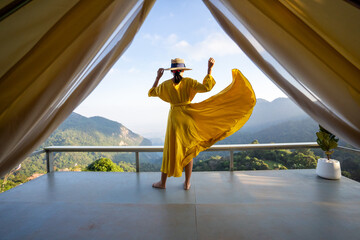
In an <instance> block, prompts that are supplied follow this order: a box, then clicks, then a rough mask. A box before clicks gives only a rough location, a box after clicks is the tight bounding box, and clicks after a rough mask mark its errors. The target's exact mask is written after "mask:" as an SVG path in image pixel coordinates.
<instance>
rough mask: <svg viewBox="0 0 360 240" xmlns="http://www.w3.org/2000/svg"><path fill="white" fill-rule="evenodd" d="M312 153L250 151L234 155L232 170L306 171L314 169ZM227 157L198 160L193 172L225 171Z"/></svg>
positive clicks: (227, 167)
mask: <svg viewBox="0 0 360 240" xmlns="http://www.w3.org/2000/svg"><path fill="white" fill-rule="evenodd" d="M316 159H317V157H316V156H315V154H314V152H312V151H311V150H309V149H301V150H295V151H290V150H252V151H242V152H236V153H234V170H278V169H280V170H282V169H308V168H315V167H316ZM229 162H230V160H229V157H227V156H226V157H219V156H218V157H217V158H210V159H208V160H199V161H198V162H195V164H194V171H227V170H229V164H230V163H229Z"/></svg>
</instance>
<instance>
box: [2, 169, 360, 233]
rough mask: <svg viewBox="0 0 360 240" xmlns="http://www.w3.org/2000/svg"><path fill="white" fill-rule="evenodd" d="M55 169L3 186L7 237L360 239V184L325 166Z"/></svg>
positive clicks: (3, 217) (3, 225) (4, 220)
mask: <svg viewBox="0 0 360 240" xmlns="http://www.w3.org/2000/svg"><path fill="white" fill-rule="evenodd" d="M159 177H160V173H144V172H143V173H139V174H136V173H102V172H101V173H95V172H55V173H51V174H47V175H44V176H41V177H39V178H37V179H35V180H32V181H30V182H28V183H25V184H23V185H22V186H18V187H16V188H14V189H11V190H9V191H7V192H5V193H2V194H0V226H1V227H0V239H68V240H70V239H206V240H208V239H359V236H360V184H359V183H358V182H355V181H352V180H350V179H348V178H344V177H343V178H342V179H341V180H340V181H331V180H325V179H321V178H318V177H317V176H316V174H315V170H313V169H311V170H286V171H241V172H195V173H193V178H192V187H191V189H190V190H189V191H184V190H183V189H182V182H183V180H184V178H183V177H182V178H170V179H169V180H168V185H167V189H166V190H158V189H153V188H151V184H152V183H153V182H154V181H156V180H158V178H159Z"/></svg>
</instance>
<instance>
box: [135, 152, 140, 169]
mask: <svg viewBox="0 0 360 240" xmlns="http://www.w3.org/2000/svg"><path fill="white" fill-rule="evenodd" d="M135 157H136V172H140V161H139V152H135Z"/></svg>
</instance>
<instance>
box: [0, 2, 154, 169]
mask: <svg viewBox="0 0 360 240" xmlns="http://www.w3.org/2000/svg"><path fill="white" fill-rule="evenodd" d="M49 2H51V3H49ZM154 2H155V0H143V1H139V0H103V1H85V0H80V1H78V2H75V1H68V0H61V1H60V0H59V1H55V2H53V1H43V0H34V1H32V2H31V3H29V4H27V5H26V6H25V7H24V8H23V9H20V10H18V11H17V12H16V13H14V14H12V15H11V16H9V17H8V18H6V19H5V20H3V21H2V22H0V29H1V30H0V36H1V33H2V31H3V32H5V33H9V32H11V33H12V36H18V38H20V40H16V41H15V42H11V39H12V37H9V38H5V39H3V38H1V37H0V43H1V45H2V47H4V46H5V48H6V46H8V53H9V54H11V61H6V59H4V58H3V57H0V63H1V64H2V65H1V66H4V68H2V69H6V71H3V72H0V73H1V74H2V75H1V78H0V102H1V105H0V142H1V147H0V152H1V156H0V176H3V175H4V174H5V173H6V172H8V171H9V170H10V169H11V168H13V167H14V166H16V164H19V163H20V162H21V161H22V160H23V159H24V158H25V157H26V156H27V155H28V154H29V153H31V152H32V151H33V150H34V149H35V148H36V147H37V146H38V145H40V144H41V143H42V142H43V141H44V140H46V138H47V137H48V136H49V135H50V134H51V133H52V132H53V131H54V130H55V129H56V128H57V127H58V126H59V125H60V124H61V123H62V122H63V121H64V120H65V119H66V118H67V116H68V115H69V114H70V113H71V112H72V111H73V110H74V109H75V108H76V106H78V104H80V103H81V101H83V100H84V99H85V98H86V97H87V96H88V95H89V94H90V93H91V92H92V91H93V89H94V88H95V87H96V86H97V85H98V83H99V82H100V81H101V80H102V78H103V77H104V76H105V74H106V73H107V72H108V71H109V70H110V68H111V66H112V65H113V64H114V63H115V62H116V60H117V59H118V58H119V57H120V56H121V54H122V53H123V52H124V51H125V50H126V48H127V47H128V46H129V44H130V43H131V41H132V39H133V38H134V36H135V34H136V32H137V31H138V29H139V28H140V26H141V24H142V23H143V21H144V20H145V18H146V16H147V14H148V13H149V11H150V9H151V8H152V6H153V4H154ZM41 4H45V5H47V7H46V9H47V10H48V11H49V12H46V13H45V14H43V12H42V11H41V10H42V7H41V6H43V5H41ZM38 11H40V12H38ZM37 13H39V14H37ZM19 16H22V17H19ZM24 16H25V17H24ZM26 16H28V18H27V17H26ZM30 16H31V17H30ZM34 16H35V17H34ZM17 17H19V18H20V19H22V18H23V21H14V19H16V18H17ZM37 17H38V18H37ZM46 19H48V22H47V24H45V25H46V26H42V27H37V24H41V23H42V22H43V21H44V20H46ZM39 21H40V22H39ZM31 25H34V29H35V31H34V33H33V34H32V35H31V34H30V35H31V37H30V38H29V39H26V38H27V35H24V34H23V31H24V30H26V29H27V28H28V27H30V26H31ZM21 40H22V41H21Z"/></svg>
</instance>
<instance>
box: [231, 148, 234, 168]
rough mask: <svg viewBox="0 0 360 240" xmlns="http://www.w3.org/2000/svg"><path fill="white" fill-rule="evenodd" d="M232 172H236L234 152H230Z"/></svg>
mask: <svg viewBox="0 0 360 240" xmlns="http://www.w3.org/2000/svg"><path fill="white" fill-rule="evenodd" d="M230 171H234V151H230Z"/></svg>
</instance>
